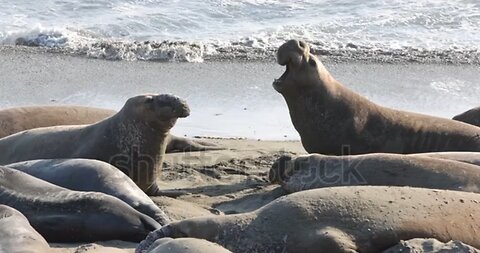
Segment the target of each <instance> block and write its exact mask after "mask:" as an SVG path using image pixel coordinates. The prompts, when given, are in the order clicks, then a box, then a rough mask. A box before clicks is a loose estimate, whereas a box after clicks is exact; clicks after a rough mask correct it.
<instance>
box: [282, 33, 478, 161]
mask: <svg viewBox="0 0 480 253" xmlns="http://www.w3.org/2000/svg"><path fill="white" fill-rule="evenodd" d="M277 56H278V63H279V64H280V65H285V66H286V71H285V73H284V74H283V75H282V76H281V77H280V78H279V79H278V80H275V81H274V83H273V87H274V88H275V90H277V91H278V92H279V93H280V94H282V95H283V97H284V98H285V101H286V103H287V105H288V109H289V111H290V116H291V119H292V122H293V125H294V126H295V129H296V130H297V131H298V132H299V134H300V137H301V139H302V144H303V146H304V148H305V149H306V151H307V152H309V153H321V154H328V155H345V154H362V153H422V152H439V151H480V128H477V127H473V126H470V125H468V124H465V123H461V122H457V121H453V120H448V119H443V118H437V117H431V116H426V115H421V114H416V113H410V112H404V111H398V110H393V109H389V108H385V107H382V106H380V105H377V104H374V103H372V102H370V101H369V100H367V99H366V98H364V97H362V96H360V95H358V94H356V93H354V92H353V91H351V90H349V89H348V88H346V87H345V86H343V85H342V84H340V83H339V82H338V81H336V80H335V79H334V78H333V77H332V76H331V75H330V73H329V72H328V71H327V70H326V69H325V67H324V66H323V65H322V63H321V62H320V60H318V59H317V57H315V56H314V55H313V54H311V53H310V49H309V46H308V45H307V44H306V43H304V42H299V41H296V40H291V41H288V42H286V43H285V44H283V45H282V46H281V47H280V48H279V50H278V54H277Z"/></svg>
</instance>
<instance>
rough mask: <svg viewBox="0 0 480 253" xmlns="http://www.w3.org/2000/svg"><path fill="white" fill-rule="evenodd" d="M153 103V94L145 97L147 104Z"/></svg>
mask: <svg viewBox="0 0 480 253" xmlns="http://www.w3.org/2000/svg"><path fill="white" fill-rule="evenodd" d="M152 103H153V97H152V96H148V97H146V98H145V104H152Z"/></svg>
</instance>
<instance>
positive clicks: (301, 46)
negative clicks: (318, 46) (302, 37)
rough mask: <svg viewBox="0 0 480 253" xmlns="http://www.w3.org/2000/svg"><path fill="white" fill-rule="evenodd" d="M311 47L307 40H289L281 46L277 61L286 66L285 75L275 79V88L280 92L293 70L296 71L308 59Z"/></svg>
mask: <svg viewBox="0 0 480 253" xmlns="http://www.w3.org/2000/svg"><path fill="white" fill-rule="evenodd" d="M309 52H310V48H309V47H308V45H307V44H306V43H305V42H302V41H298V40H289V41H287V42H285V43H284V44H283V45H281V46H280V48H279V49H278V52H277V62H278V64H280V65H282V66H286V70H285V72H284V73H283V75H282V76H281V77H280V78H278V79H275V80H274V81H273V88H275V90H277V91H279V92H280V89H281V88H282V87H281V86H282V84H283V83H284V82H285V81H286V79H287V78H288V76H289V74H290V72H291V71H296V69H298V68H299V67H300V66H301V65H302V64H303V63H304V62H305V61H306V60H307V61H308V54H309Z"/></svg>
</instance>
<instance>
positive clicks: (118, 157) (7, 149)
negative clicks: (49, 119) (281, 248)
mask: <svg viewBox="0 0 480 253" xmlns="http://www.w3.org/2000/svg"><path fill="white" fill-rule="evenodd" d="M189 114H190V109H189V107H188V105H187V103H186V102H185V101H184V100H182V99H180V98H178V97H176V96H173V95H167V94H161V95H140V96H136V97H133V98H130V99H128V101H127V102H126V103H125V105H124V106H123V108H122V110H120V111H119V112H118V113H117V114H115V115H114V116H112V117H109V118H107V119H105V120H102V121H100V122H98V123H95V124H92V125H76V126H55V127H45V128H36V129H31V130H27V131H23V132H20V133H17V134H14V135H10V136H7V137H5V138H2V139H0V150H1V151H2V152H0V164H2V165H6V164H10V163H15V162H19V161H28V160H37V159H59V158H60V159H62V158H63V159H65V158H86V159H96V160H100V161H104V162H108V163H110V164H112V165H113V166H115V167H117V168H118V169H120V170H121V171H122V172H124V173H125V174H127V175H128V176H129V177H130V178H132V180H133V181H134V182H135V183H136V184H137V186H138V187H140V189H142V190H143V191H144V192H145V193H147V194H150V195H157V194H158V192H159V191H158V187H157V184H156V182H155V180H156V179H157V174H158V172H159V170H160V169H161V167H162V163H163V158H164V156H165V148H166V145H167V142H166V139H167V137H168V134H169V131H170V129H171V128H172V127H173V126H174V125H175V123H176V121H177V119H178V118H185V117H187V116H189Z"/></svg>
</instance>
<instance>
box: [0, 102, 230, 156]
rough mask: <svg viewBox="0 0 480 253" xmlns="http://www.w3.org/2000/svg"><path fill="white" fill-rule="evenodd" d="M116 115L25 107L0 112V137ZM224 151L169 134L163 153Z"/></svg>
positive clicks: (79, 108) (87, 109)
mask: <svg viewBox="0 0 480 253" xmlns="http://www.w3.org/2000/svg"><path fill="white" fill-rule="evenodd" d="M116 113H117V112H116V111H114V110H108V109H103V108H94V107H86V106H73V105H57V106H26V107H14V108H8V109H3V110H0V138H3V137H6V136H9V135H12V134H15V133H18V132H22V131H25V130H29V129H33V128H40V127H50V126H61V125H86V124H93V123H96V122H98V121H101V120H104V119H106V118H108V117H111V116H113V115H115V114H116ZM219 149H223V148H221V147H218V146H216V145H215V144H213V143H210V142H205V141H200V140H193V139H188V138H184V137H179V136H175V135H172V134H170V135H168V139H167V148H166V150H165V152H166V153H173V152H190V151H206V150H219Z"/></svg>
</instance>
